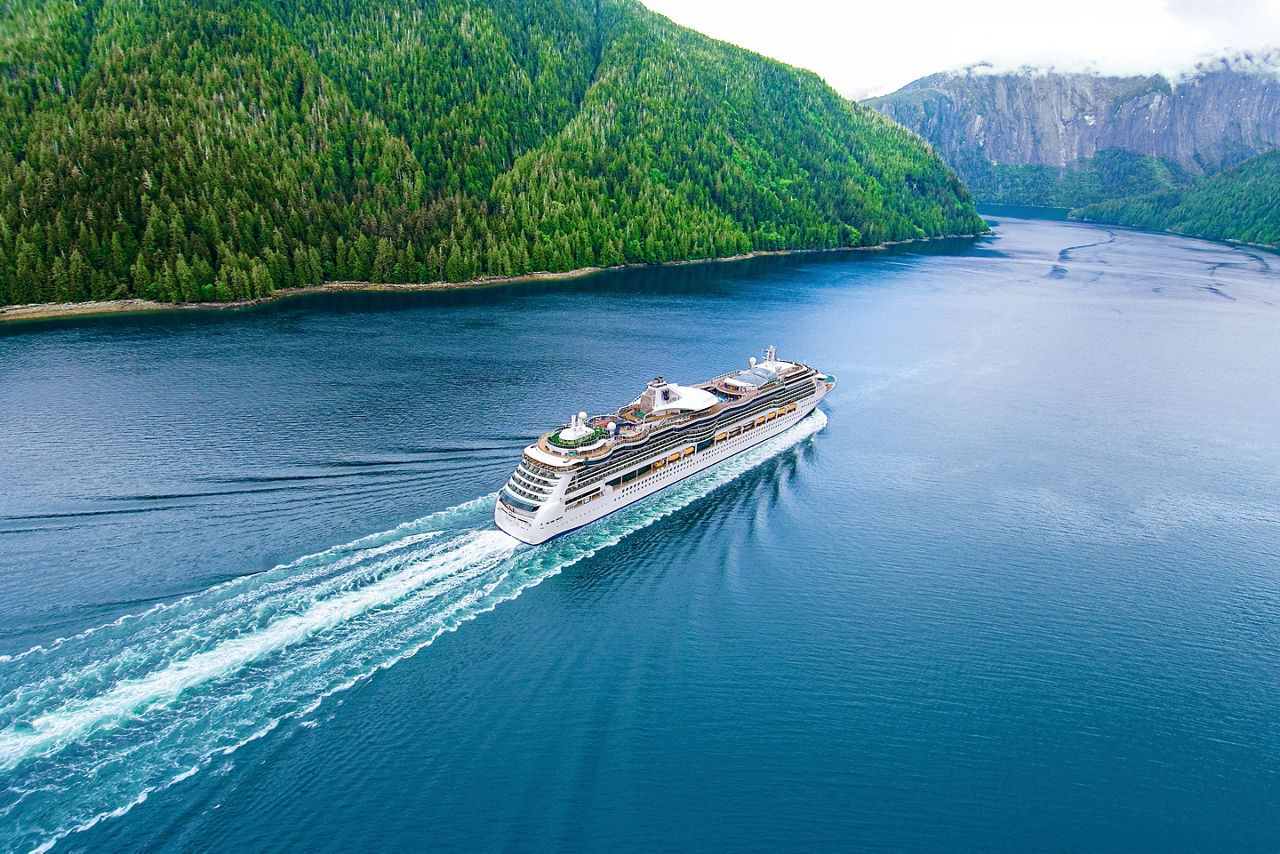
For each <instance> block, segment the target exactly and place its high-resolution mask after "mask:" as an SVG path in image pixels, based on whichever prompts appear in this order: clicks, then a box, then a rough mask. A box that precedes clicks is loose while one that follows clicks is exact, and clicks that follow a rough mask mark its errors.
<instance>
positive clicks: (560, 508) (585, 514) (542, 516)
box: [494, 378, 834, 544]
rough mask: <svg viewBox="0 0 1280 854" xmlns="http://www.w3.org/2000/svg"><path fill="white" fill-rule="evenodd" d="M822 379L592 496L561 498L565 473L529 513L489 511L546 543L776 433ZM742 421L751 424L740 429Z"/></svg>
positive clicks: (800, 413) (510, 528)
mask: <svg viewBox="0 0 1280 854" xmlns="http://www.w3.org/2000/svg"><path fill="white" fill-rule="evenodd" d="M825 379H828V380H829V381H828V382H822V381H818V382H815V389H814V392H813V394H812V395H811V396H809V397H807V398H803V399H801V400H799V401H796V402H795V403H794V408H793V409H792V408H790V407H784V408H785V409H788V410H789V411H786V412H785V414H778V415H776V417H773V418H771V419H768V418H766V420H765V423H763V424H760V425H756V423H755V422H756V420H757V419H756V418H755V417H747V418H745V419H744V420H743V421H741V422H734V421H729V422H726V424H725V425H724V427H723V428H721V429H723V430H724V432H725V434H726V437H725V438H724V439H723V440H717V441H715V442H714V444H713V445H712V446H711V447H708V448H706V449H705V450H701V451H694V452H693V453H688V452H689V451H693V448H686V449H684V453H683V454H681V455H679V459H678V460H677V461H672V459H673V458H674V457H676V456H677V455H676V454H669V453H659V454H657V455H654V456H653V457H650V458H649V459H647V460H646V459H645V458H643V457H637V458H636V460H635V463H636V465H638V466H641V467H645V466H646V465H653V464H658V465H659V466H660V467H658V468H655V469H653V470H652V471H650V472H649V473H647V474H645V475H644V476H642V477H638V478H636V479H634V480H632V481H631V482H629V483H622V484H620V485H618V486H610V485H607V484H606V485H603V486H602V487H600V488H599V489H598V490H597V494H595V495H594V496H593V497H588V498H586V499H585V500H584V498H582V497H575V496H573V495H569V496H565V494H564V492H565V488H564V483H567V482H568V480H569V477H568V476H567V475H565V476H563V481H564V483H561V484H559V486H558V488H554V489H553V495H552V496H551V499H550V500H549V501H547V502H546V503H545V504H543V505H542V506H541V507H539V508H538V509H537V511H536V512H535V513H532V514H522V513H519V512H516V511H515V510H513V509H512V508H511V507H509V506H508V505H507V504H506V503H504V501H503V500H499V501H498V502H497V506H496V508H495V509H494V521H496V522H497V524H498V527H499V528H501V529H502V530H503V531H505V532H507V533H508V534H510V535H511V536H513V537H515V538H516V539H519V540H522V541H523V542H526V543H530V544H538V543H542V542H546V541H547V540H549V539H551V538H552V537H556V536H559V535H560V534H564V533H567V532H569V531H572V530H574V529H576V528H581V527H582V526H583V525H587V524H590V523H591V522H594V521H596V520H597V519H601V518H603V517H605V516H608V515H609V514H610V513H614V512H617V511H618V510H621V509H622V508H624V507H627V506H629V505H631V504H634V503H635V502H637V501H640V500H642V499H644V498H647V497H648V496H650V495H653V494H654V493H656V492H661V491H662V490H663V489H666V488H667V487H668V486H671V485H672V484H675V483H679V482H680V481H682V480H684V479H685V478H688V477H691V476H692V475H695V474H697V473H698V472H700V471H705V470H706V469H708V468H711V467H712V466H715V465H717V464H718V463H721V462H723V461H725V460H727V459H729V458H730V457H732V456H734V455H735V454H738V453H741V452H742V451H745V450H747V449H748V448H751V447H754V446H755V445H758V444H760V443H761V442H763V441H765V440H766V439H769V438H771V437H773V436H776V435H778V434H779V433H782V432H783V431H785V430H786V429H787V428H789V427H791V426H793V425H795V424H796V423H797V422H799V421H800V420H801V419H802V418H804V417H805V416H806V415H808V414H809V413H810V412H812V411H813V410H814V408H815V407H816V406H817V405H818V403H819V402H821V401H822V399H823V398H824V397H826V395H827V393H828V392H829V391H830V389H831V387H832V385H834V380H831V379H830V378H825ZM762 417H763V416H762ZM744 425H751V426H747V427H746V428H745V429H742V428H743V427H744ZM735 428H738V429H741V432H738V433H737V434H736V435H728V434H731V433H734V431H735Z"/></svg>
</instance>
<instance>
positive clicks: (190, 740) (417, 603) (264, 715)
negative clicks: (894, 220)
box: [0, 411, 826, 850]
mask: <svg viewBox="0 0 1280 854" xmlns="http://www.w3.org/2000/svg"><path fill="white" fill-rule="evenodd" d="M825 425H826V416H825V415H823V414H822V413H821V412H820V411H819V412H814V413H813V414H812V415H810V416H809V417H807V418H805V419H803V420H802V421H801V422H800V423H799V424H797V425H795V426H794V427H792V428H791V429H790V430H788V431H786V432H785V433H782V434H780V435H779V436H775V437H773V438H771V439H769V440H767V441H765V442H762V443H761V444H760V445H758V446H756V447H755V448H752V449H750V450H747V451H744V452H743V453H741V454H739V455H737V456H736V457H733V458H731V459H729V460H726V461H725V462H723V463H721V464H719V465H717V466H716V467H714V468H712V469H710V470H708V471H706V472H702V473H699V474H697V475H694V476H693V477H691V478H689V479H688V480H686V481H683V482H681V483H678V484H674V485H672V486H671V487H668V488H667V489H665V490H663V491H662V492H660V493H658V494H657V495H654V496H651V497H649V498H647V499H645V500H644V501H641V502H639V503H637V504H635V505H632V506H631V507H628V508H625V509H624V510H622V511H620V512H618V513H615V514H613V515H612V516H609V517H606V518H605V519H602V520H599V521H598V522H595V523H593V524H591V525H588V526H587V527H585V528H583V529H581V530H580V531H576V532H573V533H570V534H568V535H566V536H563V537H560V538H557V539H555V540H552V541H550V542H548V543H544V544H543V545H541V546H537V547H533V548H525V547H520V546H519V545H518V544H517V543H516V541H515V540H514V539H512V538H510V537H508V536H507V535H505V534H502V533H500V532H498V531H496V530H494V529H493V528H492V527H491V519H492V515H491V514H492V509H493V502H494V500H495V497H494V495H489V496H485V497H483V498H480V499H475V500H474V501H470V502H467V503H466V504H463V505H459V506H458V507H454V508H449V509H448V510H444V511H441V512H439V513H435V514H432V515H431V516H428V517H424V518H423V519H419V520H416V521H414V522H410V523H406V524H404V525H400V526H398V527H397V528H395V529H393V530H391V531H386V532H383V533H380V534H375V535H372V536H369V537H364V538H361V539H360V540H356V541H354V542H352V543H348V544H346V545H344V546H338V547H335V548H332V549H328V550H326V551H324V552H321V553H319V554H316V555H310V556H308V557H305V558H301V559H299V560H297V561H294V562H293V563H291V564H287V565H285V566H281V567H276V568H275V569H272V570H268V571H267V572H265V573H261V574H258V575H255V576H248V577H245V578H241V579H236V580H234V581H231V582H227V583H225V584H221V585H217V586H215V587H211V588H209V589H208V590H205V591H203V592H201V593H197V594H193V595H191V596H187V597H184V598H183V599H181V600H178V601H175V602H173V603H168V604H166V605H163V606H155V607H152V608H150V609H148V610H146V611H144V612H142V613H140V614H138V615H135V616H131V617H128V618H121V620H117V621H114V622H113V623H110V624H107V625H105V626H100V627H98V628H96V629H93V630H90V631H87V632H84V633H81V634H80V635H77V636H75V637H74V638H68V639H64V640H60V641H57V642H55V643H53V644H50V645H49V646H48V647H45V648H38V647H37V648H33V649H31V650H28V651H27V652H26V653H22V654H21V655H20V656H15V657H13V659H11V660H10V661H8V662H0V772H3V773H4V775H5V776H4V778H2V780H3V783H4V786H5V787H6V788H7V790H8V792H9V795H10V796H9V797H8V799H7V800H5V801H0V850H9V849H14V850H18V849H29V848H33V847H34V848H38V849H41V850H43V849H46V848H47V847H49V846H51V845H53V844H54V843H55V842H56V841H57V840H58V839H61V838H63V837H65V836H67V835H68V834H71V833H74V832H77V831H80V830H84V829H87V828H89V827H92V826H93V825H95V824H97V823H98V822H100V821H103V820H105V819H108V818H111V817H115V816H119V815H123V814H124V813H126V812H128V810H129V809H131V808H132V807H133V806H135V805H137V804H139V803H141V802H143V801H144V800H146V799H147V797H148V796H149V795H150V794H152V793H154V792H156V791H158V790H160V789H164V788H167V787H168V786H171V785H173V784H174V783H175V782H178V781H180V780H182V779H186V778H187V777H190V776H191V775H192V774H194V773H197V772H198V769H200V768H204V767H206V766H207V765H208V764H209V762H210V761H211V760H212V759H213V757H215V756H217V755H219V754H226V753H231V752H233V751H235V750H237V749H238V748H239V747H241V746H243V745H244V744H247V743H249V742H251V741H253V740H254V739H257V738H261V737H262V736H264V735H266V734H267V733H269V732H271V731H272V730H273V729H275V728H276V727H277V726H279V724H280V723H281V722H282V721H285V720H288V719H297V718H301V717H303V716H306V715H308V714H310V713H311V712H313V711H314V710H315V709H316V708H317V707H318V706H319V705H320V703H322V702H323V701H324V699H325V698H326V697H329V696H332V695H333V694H335V693H338V692H340V691H344V690H346V689H348V688H350V687H352V686H354V685H357V684H359V683H361V682H363V681H364V680H366V679H368V678H369V676H371V675H372V674H373V673H376V672H377V671H378V670H381V669H385V668H387V667H391V666H393V665H394V664H395V663H396V662H398V661H402V660H404V659H405V658H407V657H409V656H412V655H414V654H416V653H417V652H418V651H419V650H421V649H423V648H424V647H426V646H428V645H430V644H431V643H432V642H433V641H434V640H435V639H436V638H437V637H439V636H440V634H442V633H444V632H446V631H451V630H453V629H455V628H457V627H458V626H459V625H461V624H463V623H465V622H467V621H469V620H472V619H475V618H476V617H477V616H479V615H480V614H483V613H486V612H488V611H490V610H492V609H493V608H495V607H496V606H497V605H498V604H500V603H501V602H504V601H508V600H510V599H513V598H515V597H516V596H518V595H520V593H521V592H522V591H524V590H526V589H528V588H529V587H532V586H534V585H537V584H539V583H541V582H542V581H544V580H545V579H547V578H549V577H551V576H553V575H555V574H557V573H559V572H561V571H563V570H564V569H565V568H566V567H569V566H572V565H574V564H575V563H578V562H579V561H581V560H583V559H585V558H587V557H590V556H591V555H594V554H596V553H597V552H599V551H600V550H601V549H604V548H607V547H609V546H611V545H613V544H615V543H618V542H619V541H620V540H622V539H623V538H625V537H626V536H628V535H629V534H631V533H633V532H635V531H637V530H639V529H641V528H644V527H646V526H648V525H651V524H653V523H654V522H656V521H657V520H659V519H661V518H663V517H665V516H668V515H670V514H671V513H674V512H676V511H677V510H679V509H680V508H682V507H686V506H688V505H689V504H691V503H692V502H694V501H696V500H698V499H700V498H702V497H703V496H706V495H708V494H709V493H711V492H712V491H714V490H715V489H717V488H719V487H720V486H722V485H723V484H725V483H728V482H729V481H732V480H734V479H735V478H737V477H739V476H740V475H742V474H743V473H745V472H747V471H749V470H751V469H752V468H754V467H756V466H758V465H759V464H760V463H762V462H764V461H765V460H767V459H769V458H771V457H774V456H776V455H777V454H779V453H781V452H782V451H784V450H786V449H787V448H789V447H792V446H793V445H795V444H797V443H799V442H801V441H803V440H804V439H806V438H808V437H809V436H812V435H813V434H814V433H816V432H817V431H819V430H821V429H822V428H823V427H824V426H825ZM73 745H74V746H75V749H74V750H68V749H67V748H69V747H71V746H73ZM175 769H179V770H181V772H182V773H180V774H176V775H175V773H174V770H175Z"/></svg>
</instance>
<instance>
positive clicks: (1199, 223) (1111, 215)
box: [1071, 149, 1280, 246]
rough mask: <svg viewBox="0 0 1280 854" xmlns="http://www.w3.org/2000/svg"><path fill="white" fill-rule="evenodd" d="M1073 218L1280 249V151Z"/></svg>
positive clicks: (1103, 204) (1076, 213)
mask: <svg viewBox="0 0 1280 854" xmlns="http://www.w3.org/2000/svg"><path fill="white" fill-rule="evenodd" d="M1071 216H1072V218H1073V219H1083V220H1090V221H1093V222H1107V223H1113V224H1116V225H1132V226H1140V227H1143V228H1158V229H1163V230H1165V231H1175V232H1178V233H1179V234H1191V235H1195V236H1197V237H1210V238H1215V239H1219V240H1240V241H1244V242H1246V243H1258V244H1265V245H1270V246H1278V245H1280V149H1277V150H1274V151H1270V152H1267V153H1266V154H1261V155H1258V156H1257V157H1254V158H1252V159H1250V160H1246V161H1245V162H1244V163H1241V164H1240V165H1239V166H1236V167H1235V168H1233V169H1228V170H1227V171H1225V172H1222V173H1220V174H1218V175H1214V176H1213V177H1212V178H1206V179H1205V180H1204V181H1201V182H1200V183H1198V184H1196V185H1194V186H1191V187H1185V188H1180V189H1177V190H1167V191H1165V192H1161V193H1151V194H1149V195H1144V196H1138V197H1136V198H1131V199H1114V200H1112V201H1107V202H1101V203H1099V204H1095V205H1089V206H1088V207H1085V208H1082V209H1080V210H1075V211H1072V212H1071Z"/></svg>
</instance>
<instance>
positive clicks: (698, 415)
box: [537, 365, 805, 462]
mask: <svg viewBox="0 0 1280 854" xmlns="http://www.w3.org/2000/svg"><path fill="white" fill-rule="evenodd" d="M802 370H805V366H804V365H796V366H795V368H793V369H792V370H791V371H788V372H787V373H786V374H784V375H782V376H784V377H785V376H790V375H791V374H792V373H794V372H795V371H802ZM731 376H733V374H725V375H724V376H719V377H716V378H714V379H711V380H707V381H706V382H701V383H694V385H693V387H694V388H701V389H706V390H707V391H709V392H712V393H714V394H715V395H716V396H717V397H720V398H721V400H720V401H719V402H717V403H715V404H713V405H712V406H710V407H708V408H707V409H704V410H702V411H700V412H694V413H685V412H673V413H669V414H663V415H647V414H641V413H640V412H639V410H638V409H637V407H636V405H635V404H634V403H629V404H627V405H626V406H624V407H622V408H621V409H619V410H618V411H617V413H616V414H614V415H597V416H594V417H592V418H590V419H588V421H587V423H588V424H590V425H591V426H593V427H603V426H604V425H605V424H607V423H608V422H610V421H613V422H615V423H617V425H618V438H619V439H622V440H624V441H626V440H632V439H639V438H641V437H643V436H645V435H647V434H649V433H652V432H654V431H657V430H661V429H663V428H664V427H667V426H675V425H676V424H693V423H695V422H697V421H701V420H703V419H704V418H713V417H715V416H717V415H719V414H720V413H721V412H724V411H725V410H726V409H729V408H731V407H737V406H740V405H742V404H745V403H748V402H750V401H752V400H754V399H755V398H756V397H758V396H759V395H760V391H761V390H760V389H759V388H745V389H744V388H730V387H729V386H727V385H726V384H725V380H727V379H728V378H729V377H731ZM555 432H556V431H555V430H552V431H551V432H549V433H544V434H543V435H542V436H540V437H539V438H538V442H537V447H538V450H540V451H543V452H544V453H547V454H550V455H552V456H554V457H560V458H561V459H564V460H565V461H566V462H569V461H573V460H597V459H601V458H602V457H606V456H608V455H609V454H610V453H612V452H613V450H614V448H615V447H616V445H615V443H614V442H612V441H610V440H608V439H604V440H602V441H601V443H600V444H599V445H598V446H593V447H590V448H586V449H583V450H579V451H572V452H570V453H568V454H566V453H565V452H564V449H562V448H558V447H556V446H555V445H552V444H551V443H550V442H549V441H548V439H549V437H551V436H552V435H554V434H555Z"/></svg>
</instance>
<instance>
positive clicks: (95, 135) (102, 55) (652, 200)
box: [0, 0, 985, 303]
mask: <svg viewBox="0 0 1280 854" xmlns="http://www.w3.org/2000/svg"><path fill="white" fill-rule="evenodd" d="M0 58H2V59H3V63H4V67H5V68H6V69H8V73H7V74H6V75H4V77H3V79H0V118H2V119H3V122H2V126H0V302H3V303H26V302H58V301H81V300H90V299H92V300H102V299H112V298H120V297H131V296H138V297H144V298H149V299H155V300H161V301H174V302H178V301H184V302H189V301H201V300H209V301H212V300H220V301H227V300H238V299H245V298H252V297H259V296H265V295H267V294H270V293H271V292H272V291H273V290H274V289H276V288H280V287H287V286H293V285H308V284H314V283H318V282H321V281H325V280H355V281H378V282H397V283H399V282H423V281H437V280H448V281H461V280H465V279H470V278H474V277H476V276H480V275H513V274H517V273H522V272H528V271H533V270H550V271H562V270H569V269H573V268H577V267H585V266H597V265H598V266H609V265H614V264H621V263H631V262H655V261H669V260H674V259H685V258H700V257H719V256H725V255H732V254H736V253H740V252H744V251H749V250H753V249H781V248H827V247H835V246H856V245H870V244H875V243H879V242H882V241H885V240H898V239H907V238H914V237H924V236H932V235H939V234H946V233H951V234H955V233H975V232H977V231H980V230H982V229H983V228H984V227H985V225H984V224H983V223H982V221H981V219H979V218H978V216H977V215H976V213H975V212H974V210H973V207H972V204H971V201H970V198H969V196H968V193H967V192H966V191H965V189H964V188H963V187H962V186H961V185H960V183H959V181H958V180H957V179H956V178H955V176H954V175H953V174H952V173H951V172H949V171H948V170H947V169H946V168H945V167H944V166H943V164H942V163H941V161H939V160H938V159H937V157H936V156H934V155H933V154H932V152H931V151H930V150H929V149H928V148H927V147H926V146H925V145H924V144H923V143H922V142H921V141H920V140H919V138H918V137H916V136H915V135H914V134H911V133H909V132H906V131H904V130H902V129H901V128H899V127H897V126H896V125H893V124H892V123H891V122H889V121H888V120H887V119H885V118H883V117H881V116H880V115H878V114H876V113H874V112H872V111H870V110H867V109H865V108H862V107H858V106H856V105H853V104H850V103H849V102H846V101H844V100H843V99H841V98H840V97H839V96H837V95H836V94H835V93H834V92H832V91H831V90H830V89H829V88H828V87H827V86H825V85H824V84H823V83H822V82H821V81H820V80H818V79H817V78H816V77H815V76H813V75H811V74H808V73H806V72H801V71H797V70H795V69H792V68H789V67H787V66H783V65H781V64H779V63H776V62H773V61H771V60H767V59H764V58H762V57H759V56H756V55H754V54H750V53H748V52H745V51H742V50H739V49H737V48H733V47H730V46H728V45H724V44H722V43H718V42H714V41H712V40H710V39H707V38H705V37H703V36H700V35H698V34H696V33H693V32H690V31H688V30H684V29H681V28H679V27H676V26H674V25H672V24H671V23H670V22H668V21H666V19H664V18H661V17H659V16H657V15H654V14H652V13H650V12H648V11H647V10H645V9H643V7H641V6H639V5H638V4H635V3H632V2H629V0H599V2H598V3H597V2H595V0H529V2H518V0H511V2H507V1H506V0H487V2H466V0H445V2H433V0H427V2H424V3H416V4H415V3H410V2H407V0H381V2H378V3H374V4H369V3H356V2H354V0H301V2H290V3H283V2H281V3H276V2H270V0H258V2H256V3H254V2H240V0H194V2H190V3H188V2H179V1H178V0H148V2H147V3H145V4H139V3H137V2H134V0H15V2H13V3H10V4H9V5H8V6H7V7H6V16H5V18H4V19H3V24H2V25H0Z"/></svg>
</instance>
